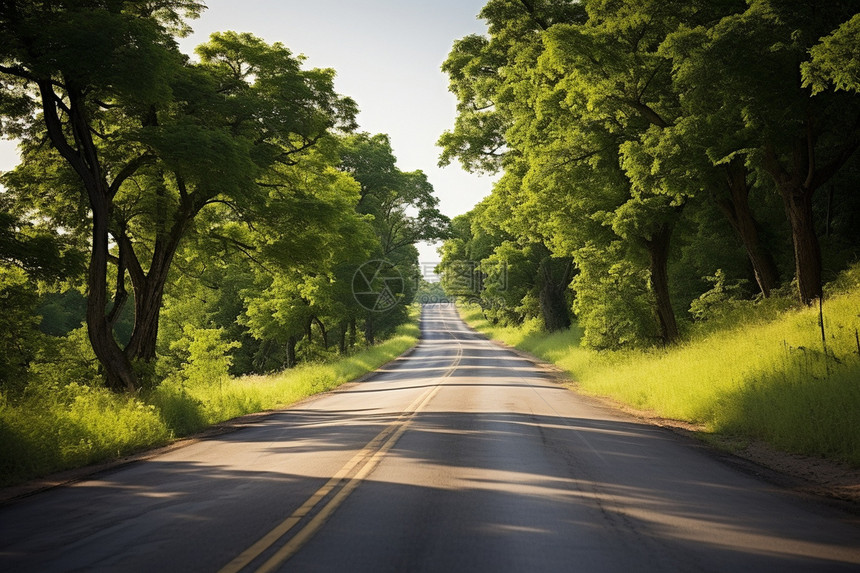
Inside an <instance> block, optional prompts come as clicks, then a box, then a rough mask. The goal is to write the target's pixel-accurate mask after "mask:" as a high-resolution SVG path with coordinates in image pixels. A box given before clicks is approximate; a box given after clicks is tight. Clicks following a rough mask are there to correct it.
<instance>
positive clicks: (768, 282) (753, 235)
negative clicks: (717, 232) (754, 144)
mask: <svg viewBox="0 0 860 573" xmlns="http://www.w3.org/2000/svg"><path fill="white" fill-rule="evenodd" d="M726 184H727V187H728V191H729V199H726V200H722V201H717V205H718V206H719V207H720V209H721V210H722V212H723V214H725V216H726V218H727V219H728V220H729V223H730V224H731V225H732V228H733V229H734V230H735V232H736V233H737V234H738V237H740V240H741V243H742V244H743V246H744V249H745V250H746V253H747V256H748V257H749V260H750V263H751V264H752V267H753V272H754V273H755V278H756V282H757V283H758V287H759V290H761V293H762V294H763V295H764V296H765V297H769V296H770V292H771V291H772V290H773V289H775V288H776V287H777V286H779V271H778V270H777V268H776V262H774V260H773V255H771V253H770V250H768V249H767V248H766V247H765V246H764V245H763V244H762V243H761V240H760V239H759V236H758V223H757V222H756V220H755V218H754V217H753V214H752V210H751V209H750V205H749V191H750V189H749V183H748V182H747V169H746V167H745V166H744V164H743V162H742V161H741V160H738V159H735V160H733V161H732V162H731V164H729V165H728V166H727V167H726Z"/></svg>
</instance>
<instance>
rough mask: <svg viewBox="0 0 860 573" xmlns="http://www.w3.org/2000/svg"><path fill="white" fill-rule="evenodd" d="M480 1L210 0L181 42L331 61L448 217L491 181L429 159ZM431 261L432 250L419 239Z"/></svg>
mask: <svg viewBox="0 0 860 573" xmlns="http://www.w3.org/2000/svg"><path fill="white" fill-rule="evenodd" d="M485 2H486V0H360V1H355V0H313V1H308V0H242V1H237V0H208V1H207V2H206V5H207V7H208V9H207V10H206V11H205V12H204V13H203V15H202V16H201V18H199V19H197V20H193V21H191V22H190V24H191V27H192V28H193V29H194V33H193V34H192V35H191V36H189V37H187V38H183V39H181V40H180V48H181V49H182V50H183V51H184V52H186V53H192V52H193V49H194V46H197V45H198V44H201V43H203V42H205V41H206V40H207V39H208V37H209V35H210V34H211V33H212V32H217V31H224V30H234V31H236V32H251V33H253V34H254V35H256V36H259V37H260V38H262V39H263V40H265V41H267V42H269V43H273V42H281V43H283V44H284V45H285V46H287V47H288V48H289V49H290V50H291V51H292V52H293V53H295V54H304V55H305V56H306V57H307V62H306V65H307V66H308V67H320V68H334V69H335V71H336V73H337V76H336V79H335V88H336V89H337V91H338V92H339V93H341V94H343V95H347V96H350V97H352V98H353V99H354V100H355V101H356V102H357V103H358V106H359V109H360V113H359V116H358V123H359V129H360V130H361V131H367V132H369V133H387V134H388V135H389V136H390V137H391V145H392V147H393V149H394V154H395V156H396V157H397V159H398V167H399V168H400V169H402V170H404V171H412V170H415V169H421V170H422V171H424V172H425V173H426V174H427V177H428V178H429V180H430V182H431V183H432V184H433V186H434V189H435V190H436V195H437V197H439V200H440V208H441V210H442V212H443V213H445V214H446V215H448V216H449V217H453V216H455V215H459V214H461V213H465V212H466V211H468V210H469V209H471V208H472V207H473V206H474V205H475V204H476V203H477V202H478V201H480V200H481V199H482V198H483V197H484V196H486V195H487V194H489V192H490V188H491V186H492V179H491V178H490V177H487V176H477V175H472V174H469V173H466V172H465V171H463V170H462V169H461V168H460V166H459V164H456V163H455V164H452V165H450V166H448V167H445V168H440V167H438V166H437V163H438V158H439V148H437V147H436V140H437V139H438V138H439V136H440V135H441V134H442V132H443V131H445V130H446V129H451V128H452V127H453V125H454V117H455V114H456V99H455V97H454V95H453V94H451V93H450V92H448V80H447V76H446V75H445V74H444V73H443V72H442V71H441V69H440V66H441V64H442V62H443V61H444V60H445V58H446V57H447V55H448V52H449V51H450V49H451V46H452V44H453V42H454V40H456V39H458V38H461V37H463V36H465V35H468V34H473V33H484V32H485V31H486V26H485V25H484V22H482V21H481V20H478V19H477V14H478V12H479V11H480V10H481V8H482V7H483V5H484V3H485ZM16 163H17V153H16V152H15V144H14V142H10V141H4V140H0V171H2V170H6V169H10V168H12V167H13V166H14V165H15V164H16ZM419 251H420V257H419V258H420V261H421V262H422V263H425V264H427V265H429V266H432V264H433V263H435V262H436V261H437V260H438V254H437V253H436V248H435V247H433V246H430V245H420V246H419Z"/></svg>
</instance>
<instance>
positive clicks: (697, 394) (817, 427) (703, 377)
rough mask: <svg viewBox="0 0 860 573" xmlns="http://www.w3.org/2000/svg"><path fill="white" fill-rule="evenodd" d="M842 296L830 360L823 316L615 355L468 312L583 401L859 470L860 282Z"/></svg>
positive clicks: (786, 314) (830, 313)
mask: <svg viewBox="0 0 860 573" xmlns="http://www.w3.org/2000/svg"><path fill="white" fill-rule="evenodd" d="M856 275H857V273H856V272H855V274H854V276H855V277H856ZM842 288H843V289H844V291H845V292H842V293H841V294H836V295H833V296H832V297H831V298H829V299H828V300H827V301H826V302H825V304H824V326H825V333H826V343H827V354H825V352H824V348H823V344H822V339H821V330H820V326H819V316H818V308H817V307H816V308H804V309H788V310H783V311H782V312H780V313H778V314H774V313H773V312H771V311H770V309H769V310H768V311H766V312H764V313H763V315H762V316H760V317H758V318H756V317H755V316H747V321H746V322H744V323H742V324H737V323H735V324H734V325H731V324H725V323H724V324H723V326H722V327H721V328H719V329H716V330H711V331H710V332H706V333H703V334H700V335H698V336H694V337H692V339H691V340H689V341H688V342H686V343H683V344H680V345H678V346H675V347H672V348H669V349H654V350H650V351H615V352H606V351H603V352H598V351H595V350H590V349H587V348H583V347H581V346H580V344H579V339H580V333H579V332H578V331H577V330H576V329H575V328H574V329H573V330H571V331H568V332H561V333H555V334H546V333H541V332H540V331H539V330H538V328H537V326H536V325H535V324H527V325H525V326H524V327H520V328H494V327H493V326H492V325H489V324H488V323H487V322H486V321H485V320H483V317H482V316H481V313H480V310H479V309H475V308H471V307H470V308H464V309H463V310H462V313H463V315H464V318H465V319H466V320H467V322H469V323H470V324H472V326H473V327H475V328H477V329H478V330H480V331H483V332H484V333H486V334H488V335H489V336H492V337H494V338H496V339H499V340H502V341H504V342H506V343H508V344H510V345H512V346H516V347H518V348H521V349H523V350H525V351H527V352H531V353H532V354H534V355H536V356H539V357H541V358H543V359H544V360H547V361H549V362H553V363H555V364H557V365H558V366H559V367H561V368H562V369H564V370H565V371H566V372H567V373H568V374H569V375H570V376H571V377H572V378H573V379H574V380H575V381H576V383H577V385H578V387H579V389H581V390H582V391H583V392H585V393H588V394H592V395H598V396H606V397H610V398H612V399H614V400H617V401H620V402H623V403H625V404H628V405H630V406H632V407H634V408H637V409H640V410H645V411H648V412H650V413H652V414H653V415H656V416H660V417H665V418H672V419H677V420H683V421H687V422H691V423H694V424H698V425H700V426H701V427H703V429H704V430H705V431H706V432H711V433H717V434H722V435H731V436H735V437H740V438H742V439H747V440H763V441H765V442H768V443H770V444H772V445H773V446H775V447H777V448H780V449H782V450H784V451H788V452H794V453H801V454H809V455H822V456H827V457H831V458H834V459H839V460H843V461H847V462H849V463H851V464H853V465H855V466H860V348H858V342H857V338H856V337H857V333H858V331H860V281H857V280H855V281H854V282H853V283H849V284H848V285H847V286H846V285H842ZM748 314H749V313H748Z"/></svg>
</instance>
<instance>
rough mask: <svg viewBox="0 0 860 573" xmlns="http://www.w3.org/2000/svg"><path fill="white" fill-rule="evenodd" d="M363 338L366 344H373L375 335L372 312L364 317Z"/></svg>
mask: <svg viewBox="0 0 860 573" xmlns="http://www.w3.org/2000/svg"><path fill="white" fill-rule="evenodd" d="M364 339H365V341H366V342H367V343H368V344H371V345H372V344H375V343H376V337H375V335H374V331H373V314H372V313H368V314H367V318H365V319H364Z"/></svg>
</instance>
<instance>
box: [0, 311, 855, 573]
mask: <svg viewBox="0 0 860 573" xmlns="http://www.w3.org/2000/svg"><path fill="white" fill-rule="evenodd" d="M422 332H423V338H422V340H421V342H420V344H419V346H418V347H417V348H416V349H415V351H414V352H413V353H412V354H411V355H409V356H408V357H404V358H401V359H399V360H398V361H396V362H395V363H392V364H390V365H388V366H387V367H385V368H384V369H383V370H382V371H381V372H380V373H378V374H377V375H375V376H374V377H372V378H370V379H369V380H367V381H364V382H361V383H357V384H351V385H349V386H347V387H344V388H342V389H341V390H339V391H336V392H332V393H329V394H326V395H323V396H320V397H317V398H314V399H311V400H308V401H306V402H303V403H302V404H300V405H298V406H297V407H295V408H292V409H289V410H285V411H283V412H280V413H277V414H274V415H272V416H270V417H267V418H265V419H263V420H262V421H259V422H257V423H254V424H250V425H249V426H248V427H246V428H243V429H241V430H238V431H236V432H233V433H229V434H224V435H221V436H216V437H213V438H210V439H206V440H204V441H201V442H198V443H194V444H192V445H189V446H187V447H183V448H180V449H177V450H174V451H172V452H169V453H166V454H164V455H160V456H157V457H155V458H153V459H150V460H147V461H144V462H138V463H135V464H133V465H129V466H125V467H122V468H120V469H117V470H113V471H110V472H106V473H103V474H101V475H98V476H94V477H93V478H92V479H89V480H87V481H82V482H79V483H76V484H74V485H72V486H69V487H62V488H57V489H54V490H50V491H47V492H45V493H42V494H39V495H36V496H33V497H30V498H26V499H23V500H19V501H17V502H14V503H12V504H10V505H7V506H6V507H3V508H0V571H9V572H13V571H15V572H18V571H39V572H48V571H123V572H133V571H146V572H158V573H166V572H170V571H182V572H192V571H211V572H216V571H223V572H228V571H337V572H341V571H342V572H353V571H356V572H358V571H368V572H370V571H372V572H379V571H393V572H399V571H439V572H456V571H488V572H489V571H492V572H504V571H517V572H519V571H522V572H529V573H531V572H537V571H595V572H602V571H619V572H628V571H661V572H662V571H683V572H690V571H731V572H735V571H816V572H817V571H858V570H860V529H858V527H857V525H856V524H853V523H852V522H851V521H850V520H849V519H848V518H847V517H846V516H845V515H843V514H840V513H836V512H835V510H833V509H830V508H827V507H825V506H823V505H818V504H815V503H812V502H808V501H802V500H798V499H796V498H795V497H792V496H789V495H788V494H786V493H783V492H780V491H778V490H777V489H776V488H775V487H773V486H770V485H768V484H766V483H763V482H761V481H758V480H757V479H755V478H753V477H751V476H750V475H747V474H744V473H741V472H739V471H737V470H736V469H733V468H732V467H729V466H727V465H724V464H723V463H721V462H720V461H719V460H717V459H716V458H714V457H713V456H709V455H707V454H706V453H704V452H703V451H702V450H701V448H698V447H695V446H693V445H691V444H689V443H687V442H684V441H679V440H678V439H677V438H676V437H674V436H673V435H672V434H671V433H669V432H667V431H665V430H662V429H659V428H655V427H652V426H648V425H645V424H642V423H639V422H637V421H635V420H634V419H631V418H629V417H626V416H624V415H621V414H618V413H616V412H613V411H612V410H610V409H607V408H604V407H600V406H595V405H594V404H592V403H590V402H589V401H587V400H583V399H582V398H580V397H579V396H577V395H576V394H575V393H572V392H570V391H568V390H566V389H564V388H563V387H562V386H560V385H558V384H557V383H555V382H553V381H552V379H551V377H550V376H549V375H548V374H547V373H545V372H543V371H541V370H540V369H537V368H535V367H534V366H533V365H532V364H531V363H530V362H528V361H526V360H524V359H523V358H521V357H519V356H517V355H516V354H514V353H512V352H510V351H507V350H504V349H502V348H500V347H498V346H496V345H494V344H492V343H490V342H488V341H486V340H484V339H483V338H482V337H480V336H479V335H477V334H475V333H473V332H471V331H469V330H468V329H467V328H466V327H465V325H464V324H463V323H462V322H461V321H460V319H459V318H458V317H457V316H456V312H455V311H454V310H452V309H450V308H447V307H444V306H431V307H426V308H425V311H424V316H423V321H422Z"/></svg>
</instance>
